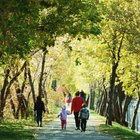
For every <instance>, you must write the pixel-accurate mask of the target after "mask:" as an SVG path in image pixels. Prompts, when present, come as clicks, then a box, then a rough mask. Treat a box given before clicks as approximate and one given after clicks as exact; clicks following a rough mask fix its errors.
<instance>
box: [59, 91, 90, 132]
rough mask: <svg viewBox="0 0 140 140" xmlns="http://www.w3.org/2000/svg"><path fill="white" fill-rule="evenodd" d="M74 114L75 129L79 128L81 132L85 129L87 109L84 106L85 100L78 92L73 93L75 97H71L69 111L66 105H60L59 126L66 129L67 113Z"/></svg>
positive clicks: (87, 116)
mask: <svg viewBox="0 0 140 140" xmlns="http://www.w3.org/2000/svg"><path fill="white" fill-rule="evenodd" d="M72 113H73V114H74V119H75V126H76V129H75V130H80V129H81V132H85V131H86V124H87V120H88V118H89V110H88V109H87V108H86V103H85V100H84V99H83V98H82V97H80V92H79V91H77V92H76V93H75V97H74V98H73V99H72V103H71V111H67V110H66V105H64V106H63V107H62V110H61V112H60V113H59V114H58V117H60V120H61V128H62V129H66V125H67V115H70V114H72Z"/></svg>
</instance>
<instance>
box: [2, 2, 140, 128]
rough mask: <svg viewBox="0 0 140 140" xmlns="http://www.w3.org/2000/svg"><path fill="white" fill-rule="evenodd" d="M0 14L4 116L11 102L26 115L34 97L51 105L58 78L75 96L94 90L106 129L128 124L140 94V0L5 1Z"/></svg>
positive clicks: (11, 104) (22, 114)
mask: <svg viewBox="0 0 140 140" xmlns="http://www.w3.org/2000/svg"><path fill="white" fill-rule="evenodd" d="M0 9H1V11H2V12H1V15H0V18H1V21H2V23H1V25H0V29H1V30H0V42H1V47H0V65H1V70H0V73H1V75H0V76H1V79H3V80H2V82H1V93H0V118H1V119H2V118H3V117H4V110H5V107H6V105H7V104H8V105H9V106H10V107H9V108H12V113H13V116H14V117H15V118H19V112H21V115H20V116H21V117H22V118H24V117H25V116H26V117H27V116H28V115H29V114H28V113H29V112H28V109H29V106H30V105H31V102H32V103H34V102H35V97H36V95H43V96H44V97H45V103H46V106H49V104H50V102H52V97H53V94H52V90H50V87H51V81H52V80H53V79H56V80H57V82H59V84H63V83H65V84H66V86H68V87H69V88H70V91H71V92H74V91H75V90H78V89H82V88H84V89H87V87H88V85H89V84H90V85H93V86H91V87H93V91H95V92H96V93H98V94H97V97H99V100H98V102H97V111H98V112H99V113H100V114H101V115H105V116H106V118H107V121H106V122H107V124H109V125H112V121H113V120H115V121H117V122H119V123H121V124H125V113H126V111H127V106H128V104H129V102H130V100H131V98H132V97H134V98H135V99H138V104H137V107H138V105H139V97H140V95H139V94H140V91H139V82H140V80H139V61H138V60H139V53H140V49H139V46H140V44H139V36H140V30H139V22H140V19H139V16H140V15H139V14H140V11H139V10H140V9H139V2H138V1H128V0H120V1H118V0H114V1H113V2H112V1H105V0H102V1H98V0H97V1H95V0H94V1H92V0H85V1H83V0H78V1H77V0H69V1H65V0H59V1H57V0H56V1H55V0H38V1H36V0H30V1H26V0H25V1H20V2H17V1H15V0H12V1H10V2H7V1H4V0H1V4H0ZM5 9H6V10H5ZM124 100H125V104H123V103H124ZM122 106H123V108H122ZM48 108H49V107H48ZM10 110H11V109H10ZM24 112H25V113H24ZM136 112H137V108H136V110H135V114H136ZM135 117H136V115H134V119H133V126H132V128H133V129H134V122H135Z"/></svg>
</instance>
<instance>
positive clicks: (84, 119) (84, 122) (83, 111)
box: [79, 103, 89, 132]
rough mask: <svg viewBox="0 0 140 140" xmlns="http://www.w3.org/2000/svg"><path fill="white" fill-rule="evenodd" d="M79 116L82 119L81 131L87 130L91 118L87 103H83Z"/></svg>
mask: <svg viewBox="0 0 140 140" xmlns="http://www.w3.org/2000/svg"><path fill="white" fill-rule="evenodd" d="M79 118H80V120H81V132H83V131H84V132H85V131H86V125H87V120H88V119H89V110H88V109H87V108H86V104H85V103H83V105H82V109H81V110H80V112H79Z"/></svg>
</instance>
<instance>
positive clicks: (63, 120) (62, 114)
mask: <svg viewBox="0 0 140 140" xmlns="http://www.w3.org/2000/svg"><path fill="white" fill-rule="evenodd" d="M67 115H70V113H68V112H67V111H66V105H64V106H63V107H62V110H61V112H60V113H59V114H58V116H57V117H60V120H61V129H62V130H63V129H64V130H66V126H67Z"/></svg>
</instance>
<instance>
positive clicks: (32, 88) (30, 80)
mask: <svg viewBox="0 0 140 140" xmlns="http://www.w3.org/2000/svg"><path fill="white" fill-rule="evenodd" d="M28 77H29V82H30V86H31V91H32V97H33V103H34V104H35V90H34V83H33V80H32V76H31V71H30V67H28Z"/></svg>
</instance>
